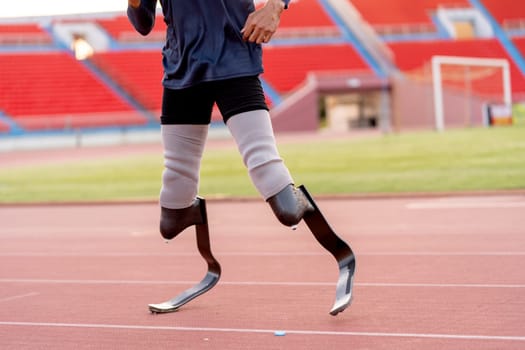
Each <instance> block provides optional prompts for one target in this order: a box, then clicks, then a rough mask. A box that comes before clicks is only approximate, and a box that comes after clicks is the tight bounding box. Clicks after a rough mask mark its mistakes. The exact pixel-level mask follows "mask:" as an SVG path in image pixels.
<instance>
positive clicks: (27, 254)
mask: <svg viewBox="0 0 525 350" xmlns="http://www.w3.org/2000/svg"><path fill="white" fill-rule="evenodd" d="M326 254H327V253H325V252H214V255H216V256H250V257H252V256H261V257H264V256H269V257H274V256H276V257H297V256H326ZM358 255H359V256H525V252H519V251H517V252H509V251H484V252H467V251H461V252H440V251H436V252H425V251H423V252H373V251H371V252H358ZM177 256H180V257H185V256H187V257H194V256H200V255H199V253H197V252H191V253H190V252H180V253H140V252H134V253H127V252H107V253H97V252H93V253H89V252H88V253H84V252H78V253H73V252H4V253H0V257H28V258H31V257H35V258H38V257H177Z"/></svg>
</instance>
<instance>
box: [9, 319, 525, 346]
mask: <svg viewBox="0 0 525 350" xmlns="http://www.w3.org/2000/svg"><path fill="white" fill-rule="evenodd" d="M0 326H13V327H55V328H90V329H125V330H153V331H164V330H165V331H178V332H215V333H258V334H261V333H262V334H274V332H275V330H274V329H257V328H215V327H175V326H138V325H120V324H96V323H47V322H9V321H0ZM286 333H287V334H298V335H330V336H351V337H385V338H388V337H390V338H432V339H457V340H501V341H518V342H525V336H520V335H517V336H511V335H476V334H440V333H389V332H337V331H319V330H286Z"/></svg>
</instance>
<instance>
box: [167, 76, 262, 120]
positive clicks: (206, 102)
mask: <svg viewBox="0 0 525 350" xmlns="http://www.w3.org/2000/svg"><path fill="white" fill-rule="evenodd" d="M214 103H217V106H218V107H219V110H220V112H221V115H222V119H223V120H224V123H226V121H227V120H228V119H229V118H230V117H232V116H234V115H236V114H239V113H243V112H249V111H253V110H259V109H266V110H268V105H267V104H266V99H265V97H264V91H263V89H262V86H261V81H260V80H259V77H258V76H248V77H240V78H233V79H226V80H218V81H211V82H204V83H200V84H198V85H195V86H191V87H188V88H184V89H177V90H173V89H168V88H164V93H163V96H162V115H161V117H160V121H161V124H197V125H207V124H209V123H210V121H211V114H212V109H213V104H214Z"/></svg>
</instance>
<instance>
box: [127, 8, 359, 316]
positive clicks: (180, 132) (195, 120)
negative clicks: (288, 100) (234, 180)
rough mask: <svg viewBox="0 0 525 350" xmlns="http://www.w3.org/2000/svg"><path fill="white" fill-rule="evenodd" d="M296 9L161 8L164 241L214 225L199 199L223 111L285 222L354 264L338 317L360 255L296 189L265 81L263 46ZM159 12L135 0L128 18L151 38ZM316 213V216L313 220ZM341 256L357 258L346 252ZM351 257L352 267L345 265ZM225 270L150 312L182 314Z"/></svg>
mask: <svg viewBox="0 0 525 350" xmlns="http://www.w3.org/2000/svg"><path fill="white" fill-rule="evenodd" d="M289 1H290V0H266V2H265V3H264V4H263V5H262V6H261V7H260V8H258V9H256V8H255V4H254V1H253V0H159V2H160V4H161V7H162V13H163V15H164V21H165V23H166V25H167V34H166V42H165V44H164V47H163V49H162V64H163V69H164V77H163V81H162V83H163V89H164V90H163V98H162V112H161V117H160V121H161V134H162V141H163V147H164V171H163V174H162V187H161V191H160V206H161V208H160V209H161V210H160V211H161V215H160V233H161V234H162V236H163V237H164V238H165V239H172V238H174V237H175V236H176V235H178V234H179V233H180V232H181V231H182V230H184V229H185V228H187V227H189V226H192V225H195V226H196V228H197V230H199V227H200V226H202V225H203V224H206V225H207V223H206V219H205V216H206V212H205V205H204V201H203V200H202V199H201V198H199V197H197V194H198V189H199V175H200V164H201V158H202V154H203V150H204V146H205V142H206V138H207V134H208V128H209V124H210V121H211V114H212V108H213V105H214V103H216V104H217V106H218V108H219V110H220V112H221V115H222V118H223V120H224V123H225V124H226V125H227V127H228V128H229V130H230V132H231V134H232V136H233V138H234V139H235V142H236V144H237V147H238V149H239V152H240V154H241V156H242V158H243V162H244V164H245V166H246V167H247V169H248V173H249V175H250V178H251V180H252V182H253V184H254V185H255V187H256V188H257V190H258V191H259V193H260V195H261V196H262V197H263V198H264V199H265V200H266V201H267V202H268V203H269V205H270V207H271V208H272V210H273V212H274V214H275V215H276V217H277V219H278V220H279V221H280V222H281V223H282V224H284V225H287V226H292V227H293V226H295V225H297V224H298V223H299V221H301V219H303V217H304V218H305V221H306V222H307V224H308V226H309V227H310V228H311V229H312V227H313V231H316V232H313V233H314V235H315V236H316V238H318V240H320V242H321V241H323V240H324V239H326V238H327V237H328V241H327V242H324V243H321V244H323V246H325V247H328V248H327V249H329V250H330V249H332V250H331V252H332V254H334V256H336V259H338V263H339V265H340V266H343V265H344V266H343V267H344V269H345V271H344V276H345V277H344V278H340V280H341V281H342V282H344V283H342V282H341V283H340V284H341V286H340V287H339V286H338V289H341V290H342V292H341V293H339V292H338V295H339V294H341V297H339V296H338V301H337V302H336V304H337V306H334V310H335V311H333V313H334V314H336V313H337V312H340V311H342V310H343V309H344V308H346V306H347V305H348V304H349V302H350V296H351V293H350V291H349V287H348V286H347V285H348V283H350V282H348V283H346V282H347V280H348V281H351V278H352V277H353V264H354V262H353V261H354V260H353V253H351V250H350V249H349V248H348V247H347V246H346V244H345V243H344V242H342V241H341V240H340V239H339V238H338V237H336V236H335V234H334V233H333V231H331V229H330V228H329V226H328V224H327V223H326V222H325V221H324V218H322V215H321V214H320V212H319V211H318V209H317V208H316V206H315V203H314V202H313V200H312V199H311V197H310V196H309V195H308V197H307V192H306V190H305V189H298V188H296V187H295V185H294V180H293V179H292V176H291V175H290V172H289V171H288V168H287V167H286V166H285V164H284V162H283V160H282V159H281V157H280V155H279V153H278V150H277V147H276V143H275V137H274V134H273V129H272V124H271V120H270V115H269V111H268V106H267V104H266V102H265V96H264V91H263V89H262V86H261V82H260V80H259V75H260V74H261V73H262V72H263V67H262V47H261V44H263V43H268V42H269V41H270V40H271V39H272V37H273V35H274V34H275V32H276V30H277V28H278V26H279V22H280V17H281V14H282V13H283V11H284V10H285V9H286V8H287V7H288V3H289ZM156 7H157V0H128V10H127V14H128V18H129V20H130V22H131V23H132V25H133V26H134V27H135V29H136V30H137V31H138V32H139V33H141V34H142V35H148V34H149V33H150V32H151V30H152V29H153V27H154V25H155V20H156ZM308 213H313V214H311V215H310V216H309V217H308V218H306V217H305V215H306V214H308ZM201 228H202V227H201ZM198 232H199V231H198ZM205 235H206V236H207V226H206V234H205ZM198 244H199V241H198ZM203 245H204V246H207V247H205V250H207V254H204V255H203V257H204V256H205V255H206V257H205V259H207V260H208V261H211V260H213V263H214V264H215V263H216V261H215V260H214V258H213V257H212V255H211V251H209V243H205V244H203ZM341 247H343V248H344V249H346V248H348V249H346V250H345V251H344V252H342V253H341ZM338 249H339V251H337V252H336V250H338ZM201 254H202V251H201ZM350 255H351V256H350ZM348 257H350V258H351V261H350V260H349V259H350V258H348ZM343 258H344V259H346V258H348V259H346V260H348V262H343V263H342V262H341V261H342V259H343ZM340 260H341V261H340ZM349 264H352V265H349ZM215 265H216V266H217V268H216V271H215V272H213V273H210V270H209V273H208V275H207V276H208V277H209V278H208V277H206V278H205V280H203V281H202V282H201V284H199V285H198V286H197V287H195V288H192V289H190V290H188V291H187V292H185V293H183V294H182V295H181V296H182V299H181V298H175V299H173V300H172V301H170V302H168V303H167V305H166V303H164V304H161V305H160V306H159V305H153V306H152V305H150V310H152V311H155V312H170V311H174V310H175V309H176V308H178V307H179V306H180V305H182V304H184V303H186V302H187V301H189V300H191V299H192V298H194V297H196V296H197V295H200V294H202V293H203V292H204V291H206V290H208V289H209V288H211V287H212V286H213V285H214V284H215V283H216V282H217V280H218V275H220V266H218V263H217V264H215ZM348 266H350V267H348ZM341 273H343V272H341ZM343 284H344V285H343Z"/></svg>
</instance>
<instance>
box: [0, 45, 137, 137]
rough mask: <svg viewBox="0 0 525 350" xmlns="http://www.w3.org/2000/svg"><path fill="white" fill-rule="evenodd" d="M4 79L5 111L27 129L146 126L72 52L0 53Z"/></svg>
mask: <svg viewBox="0 0 525 350" xmlns="http://www.w3.org/2000/svg"><path fill="white" fill-rule="evenodd" d="M0 76H2V79H0V96H2V97H3V98H2V99H0V109H2V110H3V111H4V113H5V114H6V115H8V116H10V117H12V118H13V119H14V120H15V121H17V123H19V124H20V125H21V126H22V127H24V128H26V129H28V130H34V129H42V128H51V129H55V128H66V127H87V126H109V125H128V124H143V123H145V122H146V120H145V118H143V117H142V116H140V115H138V114H137V113H136V112H135V111H134V110H133V109H132V107H131V106H130V105H129V104H128V103H126V102H125V101H124V100H123V99H121V98H120V97H119V96H117V95H116V94H115V93H114V92H113V91H112V90H110V89H109V88H108V86H107V85H105V84H104V83H103V82H102V81H100V80H99V79H97V77H96V76H94V75H93V74H92V73H91V72H90V71H89V70H88V69H87V68H85V67H84V66H82V65H81V64H80V63H79V62H78V61H76V60H75V59H74V58H73V57H72V56H71V55H69V54H67V53H63V52H52V53H21V54H20V53H13V54H0Z"/></svg>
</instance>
